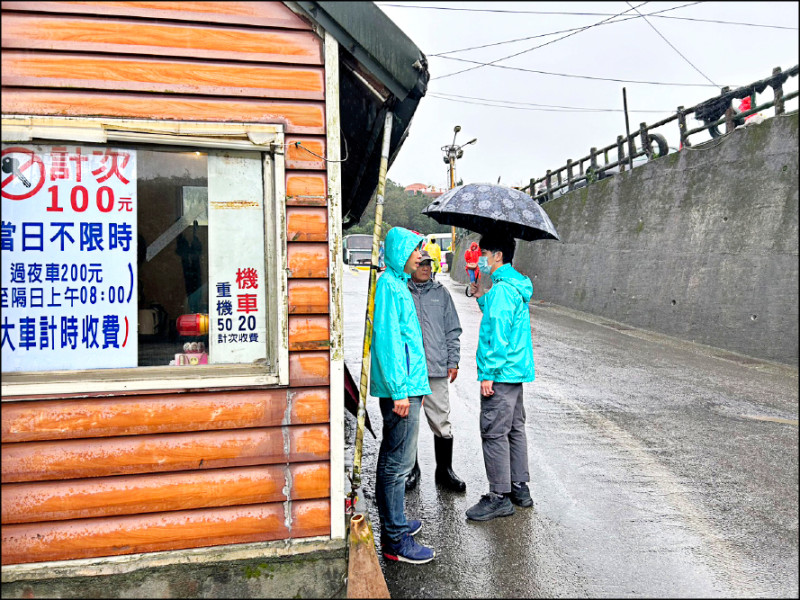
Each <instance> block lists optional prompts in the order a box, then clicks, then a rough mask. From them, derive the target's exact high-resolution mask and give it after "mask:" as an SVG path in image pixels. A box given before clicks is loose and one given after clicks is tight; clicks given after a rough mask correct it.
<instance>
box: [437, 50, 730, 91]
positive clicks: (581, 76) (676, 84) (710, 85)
mask: <svg viewBox="0 0 800 600" xmlns="http://www.w3.org/2000/svg"><path fill="white" fill-rule="evenodd" d="M439 58H442V59H446V60H457V61H459V62H465V63H472V64H476V65H481V66H484V67H494V68H495V69H508V70H510V71H523V72H525V73H538V74H539V75H553V76H555V77H573V78H576V79H594V80H596V81H616V82H619V83H641V84H646V85H670V86H675V87H719V86H712V84H710V83H677V82H673V83H670V82H667V81H642V80H638V79H616V78H614V77H593V76H591V75H572V74H569V73H553V72H552V71H540V70H538V69H525V68H524V67H509V66H506V65H495V64H492V63H482V62H478V61H477V60H467V59H466V58H456V57H455V56H440V57H439ZM432 79H436V78H435V77H434V78H432Z"/></svg>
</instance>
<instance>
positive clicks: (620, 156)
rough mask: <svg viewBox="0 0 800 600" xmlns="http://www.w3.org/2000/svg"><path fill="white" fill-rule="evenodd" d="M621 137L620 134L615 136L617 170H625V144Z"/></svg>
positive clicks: (622, 171) (621, 171)
mask: <svg viewBox="0 0 800 600" xmlns="http://www.w3.org/2000/svg"><path fill="white" fill-rule="evenodd" d="M624 139H625V138H623V137H622V136H621V135H618V136H617V162H618V163H619V172H620V173H624V172H625V162H624V160H625V144H624V143H623V140H624Z"/></svg>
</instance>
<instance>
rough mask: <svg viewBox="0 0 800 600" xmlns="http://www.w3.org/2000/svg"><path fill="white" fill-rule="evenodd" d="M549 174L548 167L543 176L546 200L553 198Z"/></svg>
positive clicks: (550, 172)
mask: <svg viewBox="0 0 800 600" xmlns="http://www.w3.org/2000/svg"><path fill="white" fill-rule="evenodd" d="M551 174H552V171H551V170H550V169H547V175H546V176H545V185H546V186H547V199H548V200H552V199H553V192H552V189H553V183H552V181H551V179H552V178H551Z"/></svg>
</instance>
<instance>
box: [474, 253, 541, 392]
mask: <svg viewBox="0 0 800 600" xmlns="http://www.w3.org/2000/svg"><path fill="white" fill-rule="evenodd" d="M532 296H533V284H532V283H531V280H530V279H529V278H527V277H525V276H524V275H522V274H521V273H519V272H518V271H516V270H515V269H514V267H512V266H511V265H510V264H508V263H506V264H504V265H503V266H502V267H500V268H499V269H497V270H496V271H495V272H494V273H492V287H491V289H490V290H489V291H488V292H486V293H485V294H484V295H483V296H481V297H480V298H478V306H479V307H480V309H481V311H482V312H483V317H482V318H481V327H480V332H479V334H478V355H477V363H478V380H479V381H486V380H488V381H498V382H501V383H522V382H525V381H533V380H534V377H535V375H534V368H533V339H532V337H531V314H530V310H529V309H528V302H530V300H531V297H532Z"/></svg>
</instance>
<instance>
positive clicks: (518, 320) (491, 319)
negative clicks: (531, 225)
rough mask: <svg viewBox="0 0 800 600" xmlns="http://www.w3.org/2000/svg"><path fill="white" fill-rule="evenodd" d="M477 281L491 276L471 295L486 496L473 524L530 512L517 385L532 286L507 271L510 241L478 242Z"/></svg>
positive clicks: (529, 354)
mask: <svg viewBox="0 0 800 600" xmlns="http://www.w3.org/2000/svg"><path fill="white" fill-rule="evenodd" d="M480 247H481V250H482V251H481V258H480V260H479V261H478V268H479V269H480V270H481V275H482V276H484V277H486V276H489V275H491V278H492V287H491V289H490V290H489V291H488V292H485V291H484V290H483V289H482V288H481V287H480V285H479V284H477V283H471V284H470V291H471V292H472V295H473V296H475V298H476V299H477V301H478V306H479V307H480V309H481V311H482V312H483V317H482V318H481V325H480V332H479V335H478V354H477V357H476V359H477V363H478V379H479V380H480V382H481V417H480V429H481V440H482V447H483V462H484V465H485V467H486V478H487V479H488V480H489V493H488V494H485V495H484V496H482V497H481V499H480V501H479V502H478V503H477V504H476V505H474V506H472V507H471V508H469V509H468V510H467V517H468V518H469V519H472V520H473V521H488V520H490V519H494V518H495V517H506V516H509V515H513V514H514V504H516V505H518V506H525V507H527V506H533V500H532V499H531V494H530V490H529V489H528V483H527V482H528V481H530V476H529V474H528V440H527V437H526V435H525V407H524V405H523V400H522V384H523V383H524V382H527V381H533V379H534V368H533V342H532V339H531V317H530V311H529V309H528V302H530V299H531V297H532V296H533V284H532V283H531V280H530V279H529V278H527V277H525V276H524V275H522V274H521V273H519V272H518V271H516V270H515V269H514V267H512V266H511V261H512V260H513V258H514V250H515V243H514V239H513V238H511V237H508V236H505V235H502V234H500V235H498V234H493V235H484V236H483V237H482V238H481V241H480Z"/></svg>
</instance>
